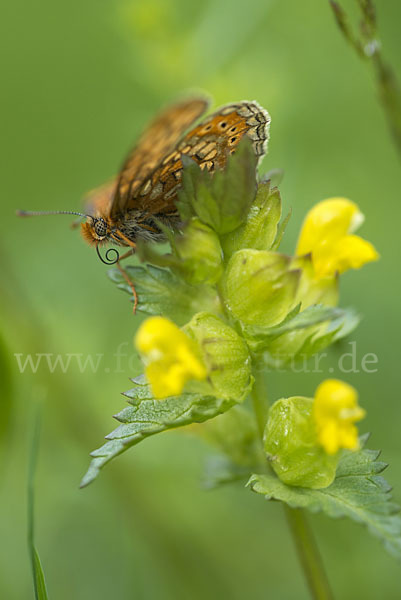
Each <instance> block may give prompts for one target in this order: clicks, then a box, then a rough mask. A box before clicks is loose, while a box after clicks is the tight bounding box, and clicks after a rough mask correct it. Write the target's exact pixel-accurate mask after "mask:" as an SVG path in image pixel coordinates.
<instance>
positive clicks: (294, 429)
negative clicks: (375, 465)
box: [263, 396, 338, 489]
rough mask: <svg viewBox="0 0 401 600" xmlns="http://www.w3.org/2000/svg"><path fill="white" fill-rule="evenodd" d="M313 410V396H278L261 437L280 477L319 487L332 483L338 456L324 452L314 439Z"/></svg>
mask: <svg viewBox="0 0 401 600" xmlns="http://www.w3.org/2000/svg"><path fill="white" fill-rule="evenodd" d="M312 410H313V399H312V398H303V397H300V396H295V397H292V398H282V399H281V400H277V401H276V402H275V403H274V404H273V406H272V407H271V408H270V410H269V418H268V421H267V425H266V427H265V431H264V436H263V439H264V448H265V451H266V453H267V457H268V459H269V461H270V464H271V466H272V468H273V470H274V472H275V473H276V475H277V476H278V477H279V478H280V480H281V481H283V482H284V483H287V484H288V485H296V486H302V487H308V488H316V489H318V488H324V487H327V486H328V485H330V483H332V481H333V479H334V477H335V474H336V468H337V463H338V456H337V455H336V454H335V455H329V454H327V453H326V452H325V451H324V449H323V448H322V447H321V446H320V445H319V444H318V443H317V435H316V425H315V422H314V420H313V418H312Z"/></svg>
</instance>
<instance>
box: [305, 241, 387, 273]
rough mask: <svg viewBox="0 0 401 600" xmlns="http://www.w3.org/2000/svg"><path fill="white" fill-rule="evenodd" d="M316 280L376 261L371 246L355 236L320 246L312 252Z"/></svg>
mask: <svg viewBox="0 0 401 600" xmlns="http://www.w3.org/2000/svg"><path fill="white" fill-rule="evenodd" d="M312 257H313V258H314V269H315V275H316V277H317V278H319V279H320V278H322V277H332V276H334V275H335V274H336V273H344V271H348V269H360V268H361V267H363V265H366V263H369V262H372V261H375V260H378V258H379V254H378V252H377V251H376V249H375V247H374V246H373V244H371V243H370V242H368V241H367V240H364V239H362V238H361V237H359V236H357V235H346V236H345V237H343V238H340V239H339V240H337V241H334V242H333V243H332V244H331V245H330V244H327V243H326V244H322V245H321V246H320V247H319V246H318V247H317V248H316V249H315V251H314V252H312Z"/></svg>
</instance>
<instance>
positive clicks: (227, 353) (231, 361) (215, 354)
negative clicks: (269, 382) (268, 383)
mask: <svg viewBox="0 0 401 600" xmlns="http://www.w3.org/2000/svg"><path fill="white" fill-rule="evenodd" d="M184 331H185V333H186V334H187V335H188V336H189V337H190V338H191V339H192V340H194V341H195V342H196V344H197V346H198V347H199V348H200V350H201V354H202V359H203V362H204V363H205V365H206V368H207V370H208V373H209V381H210V383H211V386H212V390H213V391H212V393H213V394H214V395H216V396H219V397H222V398H232V399H235V400H238V401H242V400H243V399H244V398H245V395H246V391H247V390H248V388H249V386H250V384H251V383H252V376H251V358H250V356H249V351H248V347H247V345H246V343H245V342H244V340H243V339H242V338H241V337H240V336H239V335H238V334H237V332H236V331H234V329H232V328H231V327H229V325H226V323H223V321H221V320H220V319H219V318H218V317H216V316H215V315H212V314H209V313H205V312H202V313H198V314H196V315H195V316H194V317H193V318H192V319H191V321H190V322H189V323H188V324H187V325H186V326H185V327H184Z"/></svg>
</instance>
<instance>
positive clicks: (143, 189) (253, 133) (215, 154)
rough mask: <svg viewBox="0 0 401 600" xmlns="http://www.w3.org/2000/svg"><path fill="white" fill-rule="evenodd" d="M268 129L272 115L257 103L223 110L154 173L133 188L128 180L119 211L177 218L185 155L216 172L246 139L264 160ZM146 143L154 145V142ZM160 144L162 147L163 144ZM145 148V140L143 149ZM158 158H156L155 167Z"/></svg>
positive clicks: (168, 154)
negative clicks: (177, 203)
mask: <svg viewBox="0 0 401 600" xmlns="http://www.w3.org/2000/svg"><path fill="white" fill-rule="evenodd" d="M269 125H270V116H269V114H268V113H267V112H266V111H265V110H264V109H263V108H262V107H261V106H259V105H258V104H257V103H256V102H246V101H244V102H240V103H238V104H230V105H227V106H224V107H222V108H221V109H220V110H218V111H217V112H215V113H214V114H212V115H210V116H209V117H207V118H206V119H205V120H204V121H203V122H202V123H200V124H199V125H197V126H196V127H195V128H194V129H192V130H191V131H190V132H189V133H188V134H187V135H185V137H184V138H183V139H182V140H181V141H179V142H178V143H177V144H176V145H175V146H174V147H173V148H171V147H170V150H169V151H168V152H166V153H165V154H164V156H163V158H162V160H161V161H160V163H159V164H158V165H157V166H156V168H154V169H153V171H152V172H150V170H148V173H149V175H148V177H146V178H145V179H144V178H141V179H140V181H138V180H135V181H134V182H131V183H130V184H128V179H127V181H126V183H125V184H124V186H125V187H124V190H125V193H124V203H123V204H120V210H124V212H128V211H130V210H135V211H138V213H141V214H148V215H159V214H160V215H163V216H168V215H169V214H170V215H173V214H175V213H176V211H177V209H176V206H175V199H176V196H177V192H178V189H179V187H180V182H181V176H182V161H181V155H182V154H185V155H187V156H190V157H191V158H192V159H193V160H195V161H196V162H197V163H198V164H199V165H200V167H201V169H207V170H208V171H210V172H213V171H214V170H215V169H216V168H219V169H223V168H224V167H225V165H226V163H227V159H228V156H229V155H230V154H233V153H234V152H235V149H236V148H237V146H238V144H239V142H240V141H241V139H242V138H243V136H244V135H247V136H248V138H250V139H251V141H252V145H253V148H254V150H255V154H256V155H257V156H258V157H262V156H263V155H264V153H265V151H266V145H267V140H268V136H269ZM147 143H148V144H151V140H150V139H149V140H148V142H147ZM158 143H159V147H161V142H158ZM144 145H145V140H144V141H143V142H142V147H144ZM166 146H167V144H165V145H164V147H166ZM160 154H161V153H160ZM145 158H146V157H144V159H145ZM155 158H156V155H155V154H153V155H152V159H153V164H154V161H155ZM127 173H128V171H127ZM125 177H126V176H125V175H124V181H125Z"/></svg>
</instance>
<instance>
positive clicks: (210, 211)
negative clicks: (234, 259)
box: [177, 138, 257, 234]
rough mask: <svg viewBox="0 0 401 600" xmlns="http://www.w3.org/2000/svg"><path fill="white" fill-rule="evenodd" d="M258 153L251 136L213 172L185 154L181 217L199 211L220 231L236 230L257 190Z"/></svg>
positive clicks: (210, 224) (204, 221)
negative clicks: (222, 165) (221, 166)
mask: <svg viewBox="0 0 401 600" xmlns="http://www.w3.org/2000/svg"><path fill="white" fill-rule="evenodd" d="M256 165H257V157H256V156H255V152H254V150H253V148H252V144H251V142H250V140H249V139H248V138H244V139H243V140H242V141H241V143H240V144H239V146H238V149H237V151H236V153H235V154H234V155H233V156H230V157H229V158H228V161H227V166H226V168H225V169H224V170H218V171H216V172H215V173H214V174H213V175H211V174H210V173H208V172H207V170H206V169H205V170H203V171H202V169H200V167H199V166H198V165H197V164H196V163H195V161H193V160H192V159H190V158H188V157H185V156H184V157H183V167H184V168H183V176H182V186H181V189H180V191H179V194H178V196H179V200H178V202H177V206H178V209H179V211H180V215H181V218H182V219H183V220H187V219H189V218H190V217H191V216H194V215H196V216H197V217H199V219H200V220H201V221H202V222H203V223H205V224H206V225H208V226H209V227H211V228H212V229H214V231H216V232H217V233H219V234H225V233H229V232H230V231H233V230H234V229H236V228H237V227H239V225H241V223H242V222H243V221H244V219H245V218H246V215H247V213H248V210H249V208H250V206H251V204H252V201H253V199H254V197H255V194H256Z"/></svg>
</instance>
